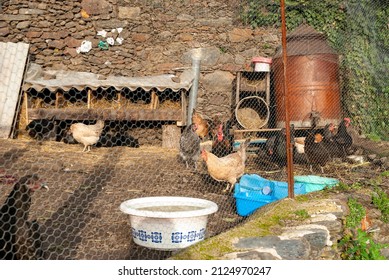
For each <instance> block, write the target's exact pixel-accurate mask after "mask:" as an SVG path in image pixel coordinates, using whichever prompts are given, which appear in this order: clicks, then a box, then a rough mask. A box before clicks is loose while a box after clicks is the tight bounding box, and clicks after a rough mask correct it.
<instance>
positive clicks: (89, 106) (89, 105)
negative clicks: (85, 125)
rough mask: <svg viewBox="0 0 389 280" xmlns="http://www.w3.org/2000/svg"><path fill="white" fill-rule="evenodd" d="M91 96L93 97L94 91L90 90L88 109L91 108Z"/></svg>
mask: <svg viewBox="0 0 389 280" xmlns="http://www.w3.org/2000/svg"><path fill="white" fill-rule="evenodd" d="M91 96H92V90H91V89H88V101H87V102H88V109H90V108H91Z"/></svg>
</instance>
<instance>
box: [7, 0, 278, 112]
mask: <svg viewBox="0 0 389 280" xmlns="http://www.w3.org/2000/svg"><path fill="white" fill-rule="evenodd" d="M239 4H240V1H238V0H210V1H205V0H181V1H175V0H173V1H169V0H132V1H130V0H79V1H55V0H39V1H37V0H35V1H29V0H18V1H15V0H9V1H2V14H1V15H0V40H1V41H5V42H26V43H29V44H30V54H31V57H30V61H33V62H35V63H37V64H40V65H42V66H43V67H45V68H52V69H65V70H73V71H90V72H93V73H98V74H103V75H122V76H145V75H154V74H163V73H175V74H177V75H179V73H180V71H183V70H184V69H186V68H188V67H191V64H192V61H191V50H193V49H196V48H202V49H203V53H204V57H205V58H204V59H203V60H202V62H201V75H200V85H199V92H198V100H197V101H198V102H197V108H198V110H199V111H200V112H201V113H203V114H204V115H205V116H208V117H212V116H213V115H215V114H221V115H225V116H229V115H230V114H231V104H230V102H231V94H232V92H233V83H234V79H235V74H236V71H239V70H248V69H252V66H251V59H252V57H254V56H265V57H271V56H272V55H273V53H274V51H275V48H276V46H278V45H279V44H280V30H278V29H270V30H265V29H251V28H250V27H248V26H242V25H241V23H240V22H239V17H238V16H239V8H240V7H239ZM117 28H122V31H121V32H120V34H119V33H118V31H117ZM102 30H104V31H107V32H108V34H107V37H110V36H112V37H113V38H114V39H115V38H116V37H120V38H122V39H123V41H122V43H121V44H118V43H117V42H115V44H114V45H112V46H111V45H110V46H109V47H108V49H107V50H104V49H102V48H99V47H98V44H99V42H100V41H103V42H106V38H107V37H105V38H104V37H102V36H100V35H98V32H99V31H102ZM112 31H114V32H112ZM84 40H88V41H90V42H92V49H91V50H90V51H89V52H86V53H77V48H79V47H80V46H81V44H82V41H84ZM100 44H101V43H100Z"/></svg>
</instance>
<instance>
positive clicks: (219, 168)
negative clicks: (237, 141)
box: [201, 139, 250, 192]
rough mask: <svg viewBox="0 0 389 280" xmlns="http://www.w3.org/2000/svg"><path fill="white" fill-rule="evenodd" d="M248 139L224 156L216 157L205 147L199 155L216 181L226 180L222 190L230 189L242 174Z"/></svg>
mask: <svg viewBox="0 0 389 280" xmlns="http://www.w3.org/2000/svg"><path fill="white" fill-rule="evenodd" d="M249 143H250V139H246V141H245V142H244V143H243V144H241V145H240V147H239V149H238V151H236V152H234V153H232V154H229V155H227V156H224V157H220V158H219V157H217V156H215V155H214V154H212V153H211V152H208V151H206V150H205V149H203V150H202V152H201V157H202V159H203V160H204V161H205V163H206V165H207V169H208V173H209V175H210V176H211V177H212V178H213V179H214V180H216V181H219V182H227V187H226V189H224V191H223V192H228V191H230V190H232V188H233V187H234V185H235V183H236V182H237V181H238V179H239V178H240V177H241V176H242V175H243V174H244V170H245V163H246V148H247V146H248V145H249Z"/></svg>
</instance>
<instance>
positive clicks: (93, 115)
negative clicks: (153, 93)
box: [28, 108, 183, 121]
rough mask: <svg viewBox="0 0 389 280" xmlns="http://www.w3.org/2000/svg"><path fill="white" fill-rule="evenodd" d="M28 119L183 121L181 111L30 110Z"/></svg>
mask: <svg viewBox="0 0 389 280" xmlns="http://www.w3.org/2000/svg"><path fill="white" fill-rule="evenodd" d="M28 117H29V119H30V120H34V119H50V118H53V117H54V118H55V119H57V120H88V119H104V120H127V121H183V115H182V111H181V109H154V110H146V109H126V110H120V109H119V110H115V109H86V108H67V109H29V112H28Z"/></svg>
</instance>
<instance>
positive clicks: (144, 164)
mask: <svg viewBox="0 0 389 280" xmlns="http://www.w3.org/2000/svg"><path fill="white" fill-rule="evenodd" d="M82 149H83V147H82V146H81V145H78V144H75V145H69V144H65V143H61V142H43V143H38V142H36V141H35V140H19V139H18V140H15V139H7V140H4V139H1V140H0V169H5V170H6V172H7V173H8V174H13V175H15V176H18V177H20V176H23V175H25V174H28V173H32V172H34V173H37V174H39V175H40V177H41V178H43V179H44V180H45V181H46V183H47V184H48V185H49V187H50V190H49V191H44V190H42V191H39V192H36V193H34V194H33V198H32V206H31V211H30V219H37V221H38V222H39V224H40V225H41V230H42V233H43V239H44V242H43V247H44V250H45V258H47V259H95V260H99V259H103V260H111V259H112V260H119V259H130V260H131V259H137V260H141V259H149V260H150V259H166V258H168V257H169V256H171V254H172V253H171V252H166V251H157V250H150V249H147V248H144V247H141V246H138V245H136V244H134V243H133V241H132V237H131V231H130V223H129V217H128V215H126V214H124V213H122V212H121V211H120V210H119V206H120V204H121V203H122V202H123V201H125V200H128V199H132V198H138V197H145V196H189V197H196V198H203V199H208V200H211V201H214V202H215V203H216V204H217V205H218V206H219V209H218V211H217V212H216V213H215V214H212V216H210V218H209V221H208V224H207V234H206V238H208V237H211V236H214V235H217V234H219V233H222V232H224V231H227V230H228V229H230V228H232V227H234V226H236V225H238V224H240V223H242V222H244V220H245V218H244V217H241V216H239V215H238V214H237V213H236V206H235V199H234V198H233V195H232V194H224V193H223V192H222V190H223V189H224V187H225V184H224V183H218V182H215V181H214V180H213V179H211V178H210V177H209V175H208V174H207V171H206V169H205V167H204V165H203V164H202V163H200V164H199V167H198V170H197V171H195V170H193V169H186V167H185V164H184V163H183V162H181V160H180V159H179V157H178V151H177V150H167V149H162V148H160V147H154V146H141V147H140V148H137V149H136V148H128V147H113V148H95V147H93V148H92V151H91V152H87V153H83V152H82ZM382 171H383V170H382V168H381V167H379V166H377V165H375V164H371V163H365V164H350V163H345V162H332V163H330V164H328V166H327V167H326V168H325V173H324V174H319V173H316V175H321V176H326V177H334V178H338V179H340V180H341V181H342V182H344V183H353V182H359V181H368V180H369V179H370V178H375V177H377V176H378V175H379V174H380V173H382ZM294 172H295V174H296V175H308V174H310V172H309V169H307V167H306V166H300V165H295V167H294ZM246 173H256V174H259V175H261V176H262V177H265V178H268V179H275V180H279V181H284V180H286V172H285V169H280V168H278V167H277V166H275V165H272V164H269V163H266V162H264V161H263V160H262V159H261V158H259V157H258V155H257V154H256V153H255V152H250V153H249V155H248V159H247V164H246ZM383 184H389V183H388V182H383ZM11 188H12V185H11V184H8V185H2V186H1V188H0V201H1V203H3V201H4V199H5V197H6V196H7V195H8V193H9V192H10V191H11ZM386 189H387V190H388V189H389V185H386ZM368 204H370V203H369V201H366V205H368Z"/></svg>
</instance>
